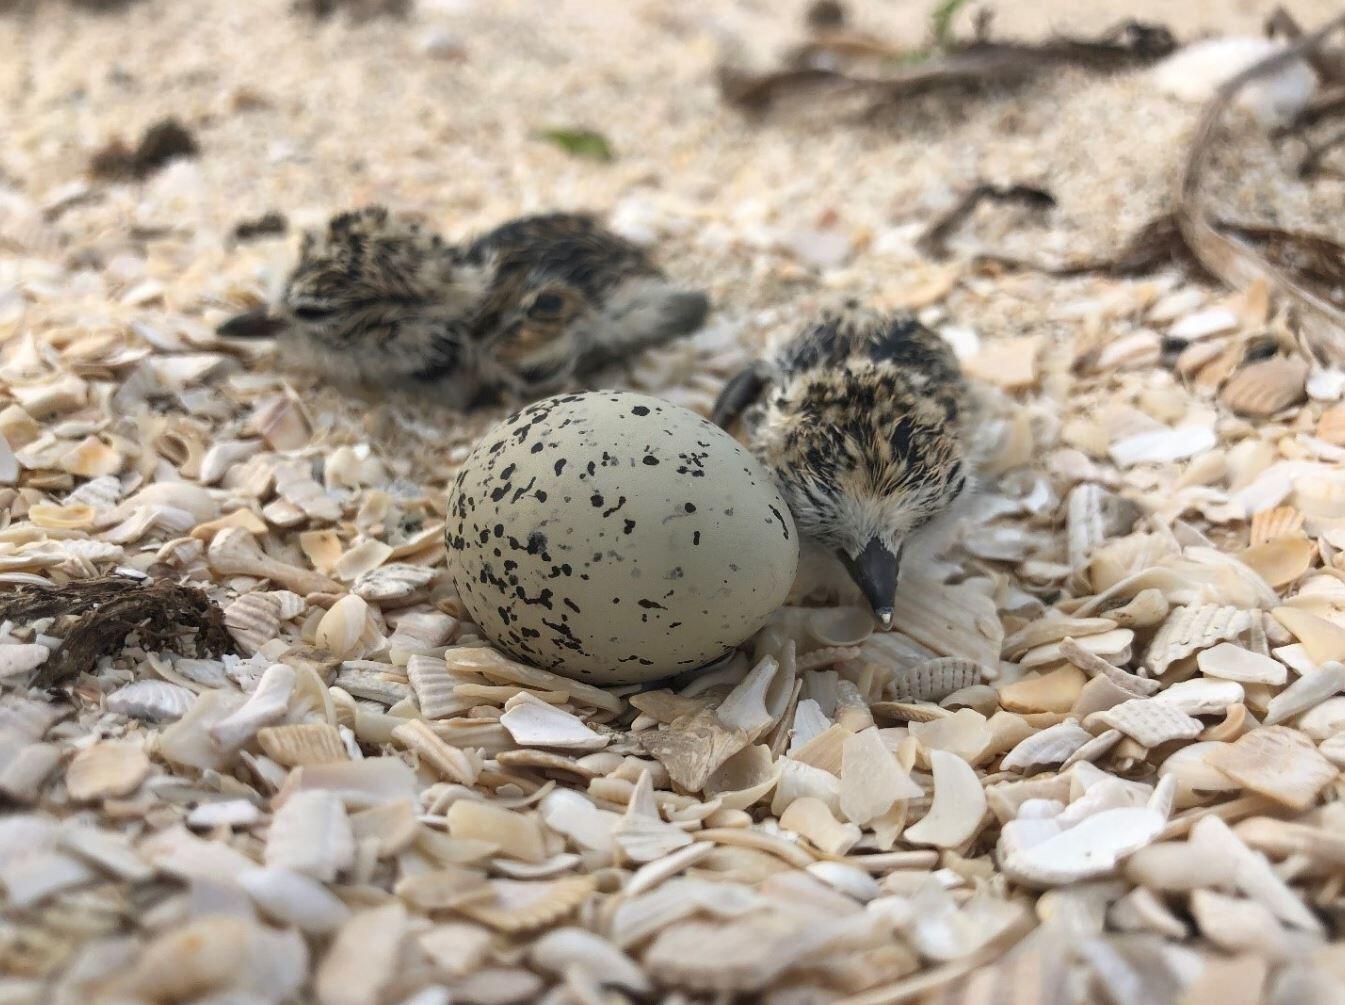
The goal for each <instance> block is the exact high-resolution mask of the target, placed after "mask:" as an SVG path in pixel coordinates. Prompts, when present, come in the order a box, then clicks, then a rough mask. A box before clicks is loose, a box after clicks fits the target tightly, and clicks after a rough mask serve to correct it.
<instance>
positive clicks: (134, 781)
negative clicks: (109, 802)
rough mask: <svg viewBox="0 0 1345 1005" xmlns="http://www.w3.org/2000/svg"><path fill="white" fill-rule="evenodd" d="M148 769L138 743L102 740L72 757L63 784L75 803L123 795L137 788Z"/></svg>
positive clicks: (147, 763) (145, 758) (145, 757)
mask: <svg viewBox="0 0 1345 1005" xmlns="http://www.w3.org/2000/svg"><path fill="white" fill-rule="evenodd" d="M149 768H150V764H149V757H148V756H146V754H145V751H144V748H143V747H141V746H140V744H138V743H133V742H131V741H114V740H103V741H101V742H99V743H95V744H93V745H92V746H90V747H85V748H84V749H83V750H81V751H80V752H79V753H78V754H76V755H75V756H74V758H73V759H72V760H71V762H70V765H69V767H67V768H66V772H65V786H66V790H67V791H68V792H69V793H70V798H71V799H74V800H75V801H77V802H89V801H92V800H95V799H110V798H113V797H116V796H125V795H129V794H130V793H132V792H134V791H135V790H136V789H138V788H139V787H140V783H141V782H143V781H144V780H145V778H146V777H147V776H148V775H149Z"/></svg>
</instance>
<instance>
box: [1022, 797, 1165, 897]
mask: <svg viewBox="0 0 1345 1005" xmlns="http://www.w3.org/2000/svg"><path fill="white" fill-rule="evenodd" d="M1044 822H1046V821H1044ZM1165 823H1166V820H1165V818H1164V817H1163V814H1161V813H1159V812H1158V811H1156V810H1153V809H1150V808H1148V807H1147V806H1122V807H1116V808H1113V809H1107V810H1102V811H1101V812H1099V813H1095V814H1093V815H1092V816H1089V817H1085V818H1084V819H1083V820H1082V821H1081V822H1079V823H1078V824H1076V825H1075V826H1073V827H1070V828H1068V829H1066V830H1063V831H1062V830H1059V825H1058V824H1057V825H1055V828H1056V830H1055V833H1051V829H1050V828H1046V829H1045V830H1044V832H1043V834H1042V835H1041V839H1040V840H1037V841H1036V842H1035V843H1030V844H1027V845H1026V846H1017V847H1014V848H1013V849H1012V851H1010V852H1008V853H1007V854H1005V855H1003V857H1002V859H1001V868H1002V869H1003V870H1004V872H1005V873H1006V874H1007V875H1008V876H1010V877H1011V878H1013V879H1014V880H1016V881H1018V882H1019V883H1023V884H1025V885H1027V886H1032V887H1046V886H1058V885H1062V884H1066V883H1076V882H1078V881H1080V880H1085V879H1094V878H1097V877H1099V876H1106V875H1108V874H1110V873H1111V872H1112V870H1114V869H1115V868H1116V865H1117V863H1118V862H1119V861H1120V860H1121V859H1122V858H1124V857H1125V856H1127V855H1129V854H1131V853H1133V852H1135V851H1138V850H1139V849H1140V848H1143V847H1144V846H1145V845H1147V844H1149V843H1151V842H1152V841H1153V840H1154V839H1155V838H1157V837H1158V835H1159V834H1160V833H1161V832H1162V830H1163V826H1164V824H1165ZM1005 829H1006V831H1007V830H1008V825H1006V828H1005ZM1007 837H1008V835H1007V834H1006V835H1005V837H1002V838H1001V842H1002V843H1003V842H1004V841H1005V840H1006V838H1007Z"/></svg>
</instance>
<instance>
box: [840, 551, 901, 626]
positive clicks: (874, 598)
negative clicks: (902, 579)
mask: <svg viewBox="0 0 1345 1005" xmlns="http://www.w3.org/2000/svg"><path fill="white" fill-rule="evenodd" d="M841 561H842V562H844V563H845V566H846V568H847V569H848V570H849V571H850V578H851V579H853V580H854V581H855V583H856V584H857V585H858V586H859V588H860V590H861V591H862V592H863V593H864V599H866V600H867V601H868V602H869V606H870V607H872V608H873V613H874V615H875V616H876V617H877V618H878V620H879V621H880V622H881V623H882V626H883V628H885V629H886V628H891V627H892V600H893V598H894V597H895V596H896V593H897V573H898V571H899V570H900V567H901V557H900V556H899V555H898V554H895V553H894V552H892V551H891V550H890V549H889V548H888V547H887V546H886V545H885V544H883V543H882V542H881V541H879V540H878V539H877V538H876V537H875V538H873V539H872V540H870V541H869V543H868V544H866V545H865V546H864V549H863V550H862V551H861V552H860V553H859V554H858V555H856V556H854V557H853V558H851V557H850V556H849V555H847V554H845V553H844V552H841Z"/></svg>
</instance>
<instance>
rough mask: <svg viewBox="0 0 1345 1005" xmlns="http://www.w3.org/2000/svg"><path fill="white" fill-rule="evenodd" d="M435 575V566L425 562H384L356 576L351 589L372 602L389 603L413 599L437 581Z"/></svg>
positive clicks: (408, 601) (358, 595)
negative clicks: (385, 563)
mask: <svg viewBox="0 0 1345 1005" xmlns="http://www.w3.org/2000/svg"><path fill="white" fill-rule="evenodd" d="M435 575H436V574H435V571H434V570H433V569H430V568H426V567H425V566H422V565H406V564H404V563H400V562H397V563H393V564H391V565H381V566H380V567H378V568H376V569H371V570H369V571H368V572H364V573H361V574H360V575H359V576H357V577H355V582H354V584H353V585H352V586H351V588H350V592H351V593H353V594H355V595H356V596H357V597H363V598H364V599H365V600H367V601H369V603H371V604H388V603H391V602H393V601H406V602H407V603H410V602H412V601H413V600H415V599H416V598H418V597H419V596H420V595H421V594H423V593H424V592H425V591H426V590H427V588H428V587H429V585H430V584H431V583H433V582H434V579H435Z"/></svg>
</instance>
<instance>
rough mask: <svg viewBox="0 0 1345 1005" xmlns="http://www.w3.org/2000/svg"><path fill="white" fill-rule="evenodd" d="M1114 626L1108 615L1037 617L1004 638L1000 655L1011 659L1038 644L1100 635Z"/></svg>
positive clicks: (1042, 644)
mask: <svg viewBox="0 0 1345 1005" xmlns="http://www.w3.org/2000/svg"><path fill="white" fill-rule="evenodd" d="M1116 627H1117V625H1116V622H1115V621H1113V620H1112V619H1111V618H1110V617H1106V618H1039V619H1037V620H1036V621H1033V622H1030V623H1029V624H1027V625H1024V626H1023V627H1022V628H1020V629H1019V630H1018V631H1016V632H1014V633H1013V634H1012V635H1010V636H1008V637H1007V638H1005V640H1004V647H1003V649H1002V651H1001V655H1002V656H1003V657H1004V658H1005V659H1007V660H1013V659H1016V658H1017V657H1019V656H1022V655H1023V654H1024V653H1026V652H1028V651H1029V650H1031V649H1035V648H1037V647H1038V646H1044V645H1049V644H1050V643H1052V642H1059V641H1060V640H1061V639H1067V638H1074V639H1079V638H1083V637H1085V636H1088V635H1101V634H1103V633H1104V632H1110V631H1112V630H1114V629H1115V628H1116Z"/></svg>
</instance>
